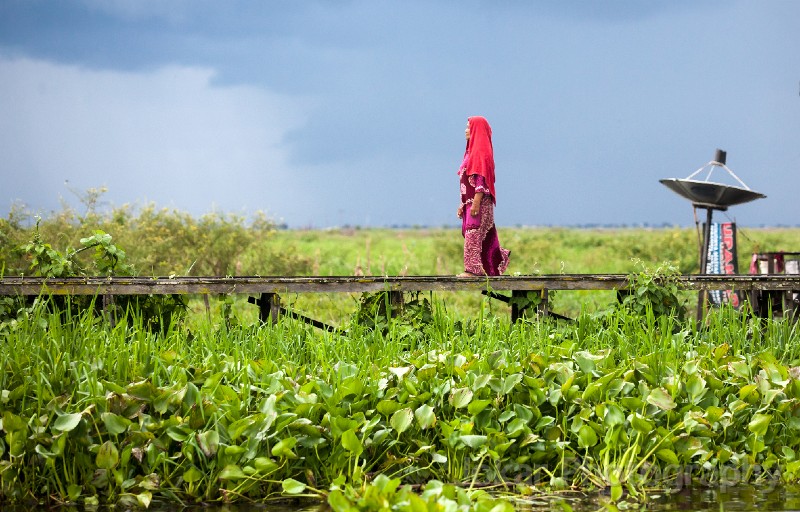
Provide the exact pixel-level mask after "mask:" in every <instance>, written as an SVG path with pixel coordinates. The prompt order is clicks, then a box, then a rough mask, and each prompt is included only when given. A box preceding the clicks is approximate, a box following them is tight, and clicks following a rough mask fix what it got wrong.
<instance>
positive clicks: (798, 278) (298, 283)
mask: <svg viewBox="0 0 800 512" xmlns="http://www.w3.org/2000/svg"><path fill="white" fill-rule="evenodd" d="M677 283H678V286H679V287H680V288H682V289H684V290H706V291H710V290H731V289H732V290H737V291H742V292H748V291H754V290H773V291H788V290H800V275H790V274H768V275H765V274H759V275H750V274H740V275H725V276H723V275H682V276H677ZM626 288H628V276H627V275H625V274H557V275H525V276H497V277H475V278H460V277H455V276H369V277H352V276H314V277H279V276H237V277H63V278H42V277H2V278H0V295H39V294H42V293H43V294H50V295H150V294H155V295H161V294H201V295H202V294H211V295H214V294H260V293H337V292H351V293H357V292H380V291H401V292H418V291H470V290H472V291H483V290H495V291H531V290H622V289H626Z"/></svg>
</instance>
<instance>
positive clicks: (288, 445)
mask: <svg viewBox="0 0 800 512" xmlns="http://www.w3.org/2000/svg"><path fill="white" fill-rule="evenodd" d="M296 444H297V439H296V438H295V437H287V438H286V439H281V440H280V441H278V444H276V445H275V446H273V447H272V455H273V456H274V457H287V458H289V459H296V458H297V455H295V453H294V452H293V451H292V448H294V446H295V445H296Z"/></svg>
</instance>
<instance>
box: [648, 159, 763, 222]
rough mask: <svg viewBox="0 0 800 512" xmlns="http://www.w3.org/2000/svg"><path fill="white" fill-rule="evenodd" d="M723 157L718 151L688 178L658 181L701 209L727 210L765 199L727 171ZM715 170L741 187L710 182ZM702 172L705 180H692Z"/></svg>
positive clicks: (731, 172)
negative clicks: (731, 178)
mask: <svg viewBox="0 0 800 512" xmlns="http://www.w3.org/2000/svg"><path fill="white" fill-rule="evenodd" d="M725 156H726V153H725V152H724V151H722V150H721V149H718V150H717V153H716V155H715V156H714V160H712V161H710V162H708V163H707V164H706V165H704V166H703V167H701V168H699V169H697V170H696V171H695V172H693V173H692V174H691V175H689V176H688V177H686V178H683V179H679V178H668V179H663V180H659V181H660V182H661V183H662V184H663V185H665V186H666V187H667V188H669V189H670V190H672V191H673V192H675V193H676V194H678V195H680V196H681V197H684V198H686V199H688V200H689V201H691V202H692V204H693V205H694V206H699V207H701V208H713V209H715V210H727V209H728V207H729V206H733V205H737V204H742V203H747V202H750V201H754V200H756V199H762V198H765V197H767V196H765V195H764V194H761V193H759V192H756V191H754V190H750V187H748V186H747V185H745V184H744V182H743V181H742V180H740V179H739V177H738V176H736V175H735V174H734V173H733V171H731V170H730V169H728V167H727V166H726V165H725ZM717 168H720V169H724V170H725V171H727V172H728V174H730V175H731V176H733V178H735V179H736V181H737V182H739V184H740V185H741V187H738V186H734V185H725V184H724V183H717V182H714V181H710V178H711V173H712V172H714V170H715V169H717ZM704 170H708V174H706V179H705V180H703V181H701V180H696V179H693V178H694V177H695V176H697V175H698V174H699V173H701V172H702V171H704Z"/></svg>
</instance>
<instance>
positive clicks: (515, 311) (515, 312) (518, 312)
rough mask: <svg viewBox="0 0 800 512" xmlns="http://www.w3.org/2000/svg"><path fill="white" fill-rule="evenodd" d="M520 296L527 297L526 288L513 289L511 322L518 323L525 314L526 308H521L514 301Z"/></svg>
mask: <svg viewBox="0 0 800 512" xmlns="http://www.w3.org/2000/svg"><path fill="white" fill-rule="evenodd" d="M518 297H527V292H526V291H524V290H511V301H510V302H511V323H512V324H513V323H516V322H517V320H519V319H520V318H522V317H523V316H524V315H525V308H520V307H519V305H518V304H517V303H516V301H514V299H516V298H518Z"/></svg>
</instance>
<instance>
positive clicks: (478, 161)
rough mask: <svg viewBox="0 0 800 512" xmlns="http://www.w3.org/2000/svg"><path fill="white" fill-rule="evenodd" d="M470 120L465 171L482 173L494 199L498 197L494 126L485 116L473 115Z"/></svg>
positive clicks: (465, 152) (470, 173)
mask: <svg viewBox="0 0 800 512" xmlns="http://www.w3.org/2000/svg"><path fill="white" fill-rule="evenodd" d="M468 122H469V140H468V141H467V149H466V150H465V151H464V159H465V160H466V161H467V166H466V170H465V172H466V173H467V175H468V176H469V175H472V174H480V175H481V176H483V179H484V180H485V181H486V186H487V187H489V193H490V194H492V198H493V199H495V200H496V199H497V195H495V192H494V148H493V147H492V127H491V126H489V121H487V120H486V118H485V117H481V116H472V117H470V118H469V119H468Z"/></svg>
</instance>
